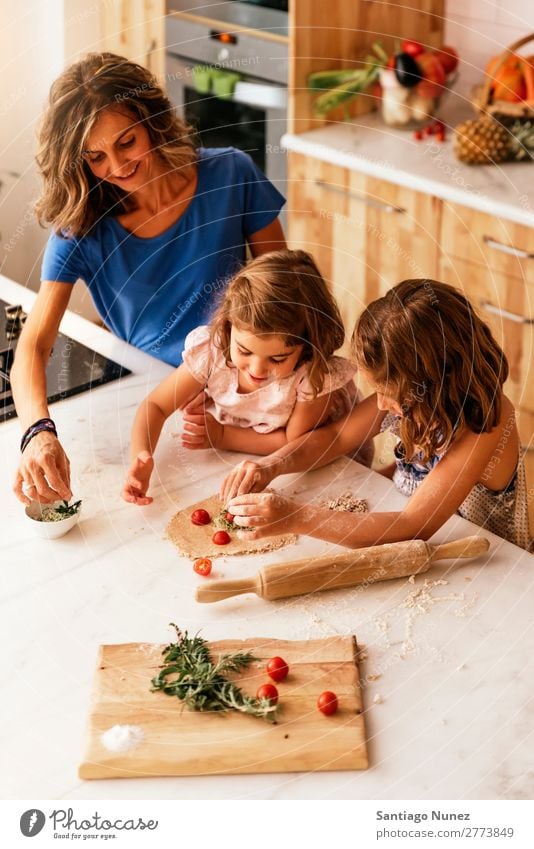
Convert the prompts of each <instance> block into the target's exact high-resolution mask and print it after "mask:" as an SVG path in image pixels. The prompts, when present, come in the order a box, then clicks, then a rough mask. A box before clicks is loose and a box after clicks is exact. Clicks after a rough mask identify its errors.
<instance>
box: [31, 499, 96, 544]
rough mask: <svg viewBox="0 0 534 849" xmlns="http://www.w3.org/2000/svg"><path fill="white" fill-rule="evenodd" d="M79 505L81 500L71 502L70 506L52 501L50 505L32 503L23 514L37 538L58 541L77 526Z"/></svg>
mask: <svg viewBox="0 0 534 849" xmlns="http://www.w3.org/2000/svg"><path fill="white" fill-rule="evenodd" d="M81 505H82V502H81V500H79V501H73V502H72V504H69V502H68V501H54V502H53V503H52V504H41V503H40V502H39V501H32V502H31V504H28V506H27V507H26V509H25V513H26V516H27V517H28V519H29V520H30V522H31V524H32V528H33V531H34V533H36V534H37V536H41V537H47V538H48V539H58V538H59V537H62V536H64V534H66V533H68V531H70V530H71V528H73V527H74V525H76V524H77V522H78V519H79V518H80V512H81Z"/></svg>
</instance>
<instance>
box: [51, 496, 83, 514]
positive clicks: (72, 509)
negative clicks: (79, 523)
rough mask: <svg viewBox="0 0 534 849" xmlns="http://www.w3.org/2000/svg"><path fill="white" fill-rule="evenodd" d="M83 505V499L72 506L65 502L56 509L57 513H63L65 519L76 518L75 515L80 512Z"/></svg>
mask: <svg viewBox="0 0 534 849" xmlns="http://www.w3.org/2000/svg"><path fill="white" fill-rule="evenodd" d="M81 503H82V502H81V499H80V501H74V502H73V503H72V504H69V502H68V501H63V504H60V505H59V507H56V508H55V511H56V513H61V515H62V516H63V518H64V519H66V518H67V516H74V514H75V513H77V512H78V510H79V509H80V504H81Z"/></svg>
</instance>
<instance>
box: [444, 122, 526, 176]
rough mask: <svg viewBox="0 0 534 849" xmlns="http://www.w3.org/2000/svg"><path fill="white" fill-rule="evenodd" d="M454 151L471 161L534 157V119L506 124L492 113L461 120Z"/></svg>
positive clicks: (484, 161) (455, 137) (461, 158)
mask: <svg viewBox="0 0 534 849" xmlns="http://www.w3.org/2000/svg"><path fill="white" fill-rule="evenodd" d="M454 152H455V154H456V156H457V157H458V159H459V160H460V161H461V162H466V163H467V164H469V165H485V164H491V163H493V164H498V163H499V162H510V161H512V162H520V161H521V160H532V159H533V158H534V121H524V120H515V121H510V123H508V124H507V125H506V126H505V125H504V124H502V123H501V122H500V121H497V119H496V118H492V117H491V115H482V116H481V117H480V118H477V119H476V120H472V121H464V122H463V123H462V124H458V126H457V127H456V129H455V135H454Z"/></svg>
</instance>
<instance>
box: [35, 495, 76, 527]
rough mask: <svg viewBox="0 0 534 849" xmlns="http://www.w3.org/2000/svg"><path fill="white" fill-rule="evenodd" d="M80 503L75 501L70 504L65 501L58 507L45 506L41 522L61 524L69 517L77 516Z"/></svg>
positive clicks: (42, 510)
mask: <svg viewBox="0 0 534 849" xmlns="http://www.w3.org/2000/svg"><path fill="white" fill-rule="evenodd" d="M81 503H82V502H81V499H80V501H75V502H74V503H73V504H69V502H68V501H65V500H64V501H63V503H62V504H59V505H58V506H57V507H50V506H45V507H43V508H42V509H41V518H40V519H38V521H39V522H61V521H62V520H63V519H68V518H69V516H75V515H76V513H77V512H78V510H79V509H80V504H81Z"/></svg>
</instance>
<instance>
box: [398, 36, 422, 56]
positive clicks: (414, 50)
mask: <svg viewBox="0 0 534 849" xmlns="http://www.w3.org/2000/svg"><path fill="white" fill-rule="evenodd" d="M400 49H401V53H409V54H410V56H413V57H414V59H415V57H416V56H420V55H421V53H424V52H425V46H424V45H423V44H421V42H420V41H410V39H405V40H404V41H402V42H401V48H400Z"/></svg>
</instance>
